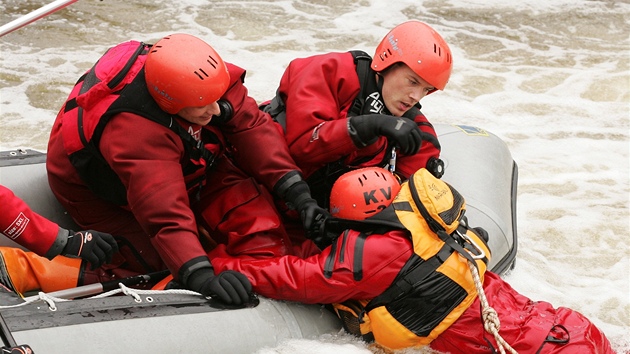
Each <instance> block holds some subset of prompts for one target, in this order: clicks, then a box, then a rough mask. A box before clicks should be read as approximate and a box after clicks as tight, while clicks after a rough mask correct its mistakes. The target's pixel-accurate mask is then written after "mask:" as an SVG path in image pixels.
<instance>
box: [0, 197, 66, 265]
mask: <svg viewBox="0 0 630 354" xmlns="http://www.w3.org/2000/svg"><path fill="white" fill-rule="evenodd" d="M0 205H2V212H1V213H0V233H2V234H3V235H4V236H6V237H8V238H10V239H12V240H13V241H15V242H16V243H18V244H19V245H21V246H24V247H25V248H27V249H29V250H31V251H33V252H35V253H37V254H38V255H40V256H47V254H48V252H49V251H51V248H52V247H53V246H54V245H55V241H56V240H57V237H58V235H59V232H60V229H59V225H57V224H55V223H54V222H52V221H50V220H48V219H46V218H45V217H43V216H41V215H39V214H37V213H35V212H34V211H33V210H31V208H30V207H29V206H28V205H26V203H25V202H24V201H23V200H22V199H20V198H19V197H17V196H16V195H15V194H13V192H12V191H11V190H10V189H8V188H6V187H4V186H0ZM65 233H66V231H64V235H63V236H64V237H65ZM60 251H61V249H55V250H54V252H51V253H53V256H56V255H58V254H59V252H60ZM49 258H51V257H49Z"/></svg>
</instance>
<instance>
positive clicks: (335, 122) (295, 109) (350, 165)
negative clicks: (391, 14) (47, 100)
mask: <svg viewBox="0 0 630 354" xmlns="http://www.w3.org/2000/svg"><path fill="white" fill-rule="evenodd" d="M452 65H453V59H452V55H451V50H450V49H449V47H448V44H447V43H446V41H444V39H443V38H442V37H441V36H440V35H439V34H438V33H437V32H436V31H435V30H434V29H433V28H431V27H430V26H428V25H427V24H425V23H423V22H420V21H408V22H404V23H402V24H400V25H398V26H396V27H395V28H393V29H392V30H391V31H390V32H389V33H388V34H387V35H386V36H385V37H384V38H383V39H382V41H381V42H380V44H379V45H378V47H377V48H376V52H375V54H374V57H373V58H372V57H370V56H369V55H368V54H367V53H364V52H360V51H354V53H353V52H332V53H325V54H320V55H314V56H310V57H306V58H298V59H295V60H293V61H291V62H290V63H289V65H288V66H287V68H286V70H285V72H284V74H283V76H282V78H281V81H280V85H279V87H278V89H277V92H276V96H275V98H274V99H272V100H270V101H269V102H267V103H264V104H263V105H261V108H262V109H263V110H265V111H267V112H269V113H270V114H271V115H272V116H273V117H274V118H275V119H276V120H277V121H278V123H280V125H282V126H283V128H284V130H285V138H286V140H287V143H288V145H289V150H290V152H291V156H293V158H294V159H295V161H296V163H297V164H298V166H299V167H300V168H301V169H302V171H303V172H304V176H305V177H306V179H307V182H308V183H309V185H310V187H311V190H312V191H313V195H314V196H315V197H316V199H317V200H318V202H319V203H320V205H324V206H327V205H328V203H327V200H326V199H327V197H328V195H329V194H330V188H331V187H332V184H333V183H334V181H335V179H336V178H338V177H339V176H340V175H341V174H343V173H344V172H347V171H348V170H350V169H354V168H359V167H365V166H381V167H384V166H385V165H387V164H390V162H393V161H395V167H392V168H395V172H396V173H397V174H398V175H399V176H401V177H402V178H403V179H405V178H408V177H409V175H411V173H413V172H414V171H416V170H418V169H419V168H427V169H428V170H430V171H431V172H432V173H433V174H434V175H435V176H437V177H440V176H442V174H443V172H444V171H443V169H444V164H443V163H442V161H441V160H440V159H439V155H440V144H439V142H438V139H437V135H436V132H435V130H434V128H433V126H432V125H431V123H430V122H429V121H428V119H427V118H426V117H425V116H424V114H422V112H421V111H420V108H421V106H420V103H419V101H420V100H421V99H422V98H424V97H425V96H427V95H429V94H431V93H433V92H435V91H437V90H444V87H445V86H446V84H447V82H448V80H449V78H450V75H451V69H452ZM394 147H396V148H397V152H396V156H395V157H394V159H392V148H394ZM392 165H393V163H392Z"/></svg>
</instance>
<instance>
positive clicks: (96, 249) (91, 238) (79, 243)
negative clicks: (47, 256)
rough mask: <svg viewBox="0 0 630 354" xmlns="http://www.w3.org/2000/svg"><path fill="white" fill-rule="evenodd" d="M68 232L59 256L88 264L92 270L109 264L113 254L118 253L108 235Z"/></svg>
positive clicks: (115, 245)
mask: <svg viewBox="0 0 630 354" xmlns="http://www.w3.org/2000/svg"><path fill="white" fill-rule="evenodd" d="M68 232H69V233H70V234H69V235H68V241H67V243H66V246H65V247H64V248H63V250H62V251H61V254H62V255H64V256H68V257H73V258H76V257H78V258H82V259H84V260H86V261H88V262H90V264H91V265H92V267H91V269H92V270H94V269H96V268H98V267H100V266H101V265H103V263H110V262H111V261H112V256H113V255H114V253H116V252H118V244H116V240H115V239H114V236H112V235H110V234H106V233H104V232H98V231H94V230H87V231H78V232H74V231H71V230H68Z"/></svg>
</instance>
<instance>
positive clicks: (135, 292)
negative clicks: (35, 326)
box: [0, 283, 203, 311]
mask: <svg viewBox="0 0 630 354" xmlns="http://www.w3.org/2000/svg"><path fill="white" fill-rule="evenodd" d="M118 286H119V288H118V289H114V290H110V291H108V292H105V293H102V294H98V295H94V296H91V297H88V298H86V299H101V298H105V297H109V296H112V295H116V294H120V293H122V294H124V295H126V296H131V297H132V298H133V300H134V301H135V302H138V303H140V302H142V301H143V300H142V298H141V297H140V295H157V294H179V295H194V296H203V295H202V294H200V293H198V292H195V291H190V290H184V289H169V290H142V289H133V288H129V287H127V286H125V284H123V283H118ZM37 295H38V296H37V297H33V298H32V299H30V300H25V301H24V302H22V303H19V304H16V305H6V306H0V309H9V308H15V307H20V306H25V305H28V304H32V303H34V302H38V301H43V302H45V303H46V304H47V305H48V309H49V310H50V311H57V304H56V303H58V302H64V301H72V300H69V299H62V298H58V297H54V296H50V295H49V294H46V293H44V292H41V291H40V292H39V293H38V294H37ZM145 300H146V301H147V302H153V299H152V298H151V297H148V296H147V297H146V298H145Z"/></svg>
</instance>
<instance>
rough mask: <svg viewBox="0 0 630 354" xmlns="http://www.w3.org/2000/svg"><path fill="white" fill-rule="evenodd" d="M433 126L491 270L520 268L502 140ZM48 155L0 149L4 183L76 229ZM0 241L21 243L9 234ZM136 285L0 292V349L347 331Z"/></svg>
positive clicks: (286, 307) (314, 317)
mask: <svg viewBox="0 0 630 354" xmlns="http://www.w3.org/2000/svg"><path fill="white" fill-rule="evenodd" d="M435 128H436V130H437V132H438V136H439V140H440V143H441V144H442V159H443V160H444V162H445V166H446V169H445V174H444V176H443V180H445V181H446V182H448V183H449V184H451V185H452V186H453V187H455V188H456V189H457V190H458V191H459V192H460V193H461V194H462V195H463V196H464V197H465V198H466V203H467V212H466V214H467V215H468V219H469V221H470V223H471V225H472V226H481V227H484V228H485V229H486V230H487V231H488V233H489V235H490V242H489V246H490V249H491V250H492V253H493V258H492V262H491V263H490V266H489V268H490V269H491V270H493V271H494V272H496V273H499V274H502V273H504V272H506V271H507V270H509V269H511V268H512V267H513V266H514V261H515V257H516V250H517V235H516V188H517V179H518V173H517V171H518V168H517V165H516V163H515V162H514V161H513V159H512V157H511V155H510V152H509V149H508V148H507V146H506V144H505V143H504V142H503V141H502V140H501V139H500V138H498V137H497V136H495V135H493V134H491V133H489V132H487V131H485V130H483V129H479V128H476V127H471V126H463V125H436V127H435ZM45 158H46V155H45V154H44V153H41V152H37V151H33V150H15V151H3V152H0V184H2V185H4V186H6V187H8V188H10V189H11V190H13V192H14V193H15V194H16V195H18V196H19V197H21V198H22V199H23V200H25V201H26V202H27V203H28V204H29V205H30V206H31V208H32V209H33V210H34V211H36V212H37V213H39V214H41V215H43V216H45V217H47V218H49V219H51V220H53V221H55V222H57V223H59V224H60V225H62V226H64V227H66V228H75V229H76V226H75V225H74V223H73V222H72V220H71V219H70V218H69V216H68V215H67V214H66V213H65V212H64V210H63V208H62V207H61V206H60V205H59V204H58V202H57V201H56V199H55V198H54V196H53V195H52V193H51V191H50V189H49V187H48V182H47V178H46V168H45ZM0 245H2V246H15V247H19V246H18V245H17V244H15V243H13V242H12V241H11V240H9V239H8V238H4V237H3V238H1V239H0ZM132 288H133V287H132V286H130V287H129V288H126V287H123V290H125V292H126V293H127V294H123V296H120V295H119V294H115V295H114V296H105V297H98V298H94V297H86V296H81V297H80V299H76V298H75V299H74V300H71V301H61V300H56V299H54V298H50V297H46V296H43V298H44V299H40V298H39V296H38V295H37V296H36V295H33V296H35V298H36V299H34V298H33V297H30V298H29V299H31V300H34V301H33V302H29V303H27V304H26V305H24V303H23V302H22V300H20V299H13V298H10V297H5V296H4V295H8V294H4V295H3V296H0V306H2V307H0V315H1V317H0V335H1V337H2V340H3V343H2V345H3V346H11V345H15V344H18V345H21V344H27V345H29V346H30V347H31V348H32V349H33V351H34V353H35V354H41V353H46V354H55V353H64V354H67V353H115V352H127V353H252V352H255V351H257V350H259V349H261V348H263V347H275V346H277V345H278V344H279V343H280V342H282V341H285V340H287V339H292V338H317V337H319V336H321V335H323V334H327V333H332V334H334V333H338V332H339V331H340V330H341V328H342V327H341V323H340V322H339V320H338V319H337V317H336V316H335V315H334V314H333V313H332V312H330V311H329V310H328V309H327V308H326V307H325V306H317V305H304V304H299V303H293V302H283V301H275V300H270V299H266V298H262V297H259V298H258V299H257V300H256V301H255V302H254V303H252V304H250V305H248V306H247V307H245V308H227V307H225V306H221V304H218V303H214V302H212V301H207V300H205V299H204V298H202V297H201V296H199V295H195V294H190V293H186V292H182V293H177V292H144V291H141V290H134V289H132ZM74 290H77V291H76V292H74V294H75V295H74V296H73V297H79V296H78V295H77V294H79V293H81V291H82V289H80V288H77V289H74ZM118 290H120V291H119V292H120V293H122V292H123V290H121V289H118ZM72 291H73V289H69V293H73V292H72ZM86 291H87V290H86ZM91 291H92V290H90V291H89V292H86V293H85V295H87V294H88V293H90V292H91ZM53 295H54V294H53ZM15 305H19V306H15Z"/></svg>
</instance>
